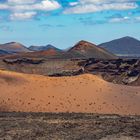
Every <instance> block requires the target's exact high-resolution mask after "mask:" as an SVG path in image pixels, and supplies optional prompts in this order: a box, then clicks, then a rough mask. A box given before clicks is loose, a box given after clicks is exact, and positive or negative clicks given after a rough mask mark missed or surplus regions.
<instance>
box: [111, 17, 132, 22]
mask: <svg viewBox="0 0 140 140" xmlns="http://www.w3.org/2000/svg"><path fill="white" fill-rule="evenodd" d="M127 21H130V17H127V16H126V17H118V18H112V19H110V20H109V22H110V23H120V22H127Z"/></svg>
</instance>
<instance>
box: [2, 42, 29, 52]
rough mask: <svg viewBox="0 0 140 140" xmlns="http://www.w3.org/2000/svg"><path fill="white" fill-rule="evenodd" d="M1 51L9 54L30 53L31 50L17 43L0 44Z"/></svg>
mask: <svg viewBox="0 0 140 140" xmlns="http://www.w3.org/2000/svg"><path fill="white" fill-rule="evenodd" d="M0 50H2V51H5V52H7V53H20V52H29V51H30V50H29V49H28V48H27V47H26V46H24V45H22V44H20V43H17V42H9V43H5V44H0Z"/></svg>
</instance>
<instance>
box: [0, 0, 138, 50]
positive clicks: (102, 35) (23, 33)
mask: <svg viewBox="0 0 140 140" xmlns="http://www.w3.org/2000/svg"><path fill="white" fill-rule="evenodd" d="M124 36H132V37H135V38H137V39H140V0H0V44H2V43H7V42H13V41H14V42H20V43H22V44H24V45H26V46H27V47H28V46H30V45H47V44H52V45H54V46H56V47H58V48H61V49H65V48H69V47H71V46H73V45H74V44H75V43H77V42H78V41H80V40H86V41H90V42H92V43H94V44H100V43H103V42H106V41H110V40H113V39H116V38H121V37H124Z"/></svg>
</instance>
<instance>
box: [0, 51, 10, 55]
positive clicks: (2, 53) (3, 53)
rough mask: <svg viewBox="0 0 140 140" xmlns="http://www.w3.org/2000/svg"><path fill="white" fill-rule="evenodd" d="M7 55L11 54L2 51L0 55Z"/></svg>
mask: <svg viewBox="0 0 140 140" xmlns="http://www.w3.org/2000/svg"><path fill="white" fill-rule="evenodd" d="M5 54H9V53H8V52H7V51H4V50H0V55H5Z"/></svg>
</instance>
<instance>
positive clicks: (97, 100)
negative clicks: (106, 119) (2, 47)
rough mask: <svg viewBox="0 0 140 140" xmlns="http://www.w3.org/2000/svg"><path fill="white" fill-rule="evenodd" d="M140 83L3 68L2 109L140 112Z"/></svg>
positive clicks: (0, 77) (0, 78)
mask: <svg viewBox="0 0 140 140" xmlns="http://www.w3.org/2000/svg"><path fill="white" fill-rule="evenodd" d="M139 107H140V87H129V86H122V85H115V84H112V83H108V82H106V81H104V80H102V79H100V78H99V77H97V76H94V75H89V74H85V75H80V76H75V77H45V76H40V75H28V74H19V73H15V72H8V71H0V111H24V112H30V111H31V112H88V113H109V114H112V113H115V114H122V115H124V114H126V115H128V114H131V115H133V114H138V115H140V108H139Z"/></svg>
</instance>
